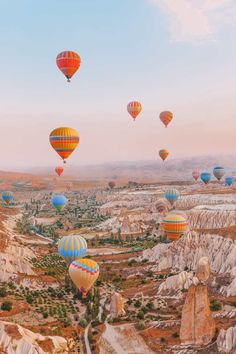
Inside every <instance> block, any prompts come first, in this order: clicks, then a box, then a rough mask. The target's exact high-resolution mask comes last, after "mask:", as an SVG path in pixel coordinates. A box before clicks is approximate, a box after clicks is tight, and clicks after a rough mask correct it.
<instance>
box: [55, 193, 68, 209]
mask: <svg viewBox="0 0 236 354" xmlns="http://www.w3.org/2000/svg"><path fill="white" fill-rule="evenodd" d="M67 203H68V199H67V198H66V197H65V196H64V195H63V194H56V195H54V196H53V197H52V205H53V206H54V208H55V209H57V210H58V211H61V210H62V209H64V208H65V206H66V204H67Z"/></svg>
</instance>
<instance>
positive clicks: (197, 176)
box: [192, 170, 200, 181]
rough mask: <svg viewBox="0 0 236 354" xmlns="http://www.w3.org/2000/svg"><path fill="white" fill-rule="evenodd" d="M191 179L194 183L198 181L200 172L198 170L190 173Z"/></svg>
mask: <svg viewBox="0 0 236 354" xmlns="http://www.w3.org/2000/svg"><path fill="white" fill-rule="evenodd" d="M192 176H193V178H194V179H195V181H197V180H198V178H199V177H200V171H199V170H194V171H193V173H192Z"/></svg>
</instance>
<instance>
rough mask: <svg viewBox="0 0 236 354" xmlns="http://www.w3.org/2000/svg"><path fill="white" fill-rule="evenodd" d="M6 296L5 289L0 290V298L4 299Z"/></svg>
mask: <svg viewBox="0 0 236 354" xmlns="http://www.w3.org/2000/svg"><path fill="white" fill-rule="evenodd" d="M6 295H7V290H6V288H0V297H5V296H6Z"/></svg>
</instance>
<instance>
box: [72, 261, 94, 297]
mask: <svg viewBox="0 0 236 354" xmlns="http://www.w3.org/2000/svg"><path fill="white" fill-rule="evenodd" d="M69 275H70V277H71V280H72V281H73V283H74V284H75V286H76V287H77V288H78V289H79V290H80V291H81V292H82V294H83V296H85V295H86V294H87V292H88V291H89V289H90V288H91V287H92V286H93V284H94V283H95V281H96V280H97V278H98V276H99V265H98V264H97V262H95V261H93V260H92V259H88V258H82V259H78V260H75V261H74V262H72V263H71V265H70V267H69Z"/></svg>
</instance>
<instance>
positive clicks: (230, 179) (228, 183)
mask: <svg viewBox="0 0 236 354" xmlns="http://www.w3.org/2000/svg"><path fill="white" fill-rule="evenodd" d="M233 183H234V178H233V177H231V176H228V177H226V178H225V184H226V185H227V186H231V185H232V184H233Z"/></svg>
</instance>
